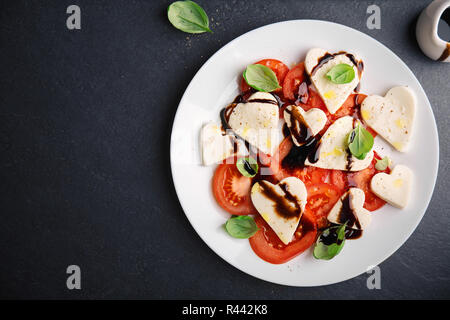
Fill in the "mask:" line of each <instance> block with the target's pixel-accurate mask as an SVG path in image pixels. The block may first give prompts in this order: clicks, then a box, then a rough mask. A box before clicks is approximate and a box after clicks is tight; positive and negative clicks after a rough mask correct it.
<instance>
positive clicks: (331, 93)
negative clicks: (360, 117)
mask: <svg viewBox="0 0 450 320" xmlns="http://www.w3.org/2000/svg"><path fill="white" fill-rule="evenodd" d="M350 57H351V58H352V59H350ZM355 63H360V62H359V61H358V60H357V59H356V58H355V57H354V56H353V55H350V54H348V53H346V52H339V53H335V54H330V53H328V52H327V51H326V50H324V49H321V48H314V49H311V50H309V51H308V53H307V54H306V59H305V69H306V72H307V73H308V74H309V76H310V78H311V82H312V83H313V84H314V86H315V87H316V89H317V91H318V92H319V94H320V96H321V97H322V99H323V102H324V103H325V105H326V106H327V109H328V111H330V113H331V114H334V113H335V112H336V111H337V110H338V109H339V108H340V107H341V106H342V105H343V104H344V102H345V100H347V98H348V96H349V95H350V94H352V92H354V91H355V88H356V87H357V86H358V84H359V81H360V76H361V75H362V70H360V71H358V67H357V66H356V65H355ZM338 64H348V65H350V66H352V67H353V70H354V71H355V78H354V79H353V80H352V81H351V82H349V83H344V84H336V83H333V82H332V81H330V80H329V79H328V78H327V77H326V74H327V73H328V71H330V70H331V69H332V68H333V67H334V66H336V65H338Z"/></svg>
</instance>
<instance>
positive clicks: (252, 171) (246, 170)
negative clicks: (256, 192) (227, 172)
mask: <svg viewBox="0 0 450 320" xmlns="http://www.w3.org/2000/svg"><path fill="white" fill-rule="evenodd" d="M236 167H237V168H238V170H239V172H240V173H241V174H242V175H243V176H245V177H249V178H253V177H254V176H256V174H257V173H258V162H256V160H255V159H253V158H251V157H248V158H239V159H238V160H237V162H236Z"/></svg>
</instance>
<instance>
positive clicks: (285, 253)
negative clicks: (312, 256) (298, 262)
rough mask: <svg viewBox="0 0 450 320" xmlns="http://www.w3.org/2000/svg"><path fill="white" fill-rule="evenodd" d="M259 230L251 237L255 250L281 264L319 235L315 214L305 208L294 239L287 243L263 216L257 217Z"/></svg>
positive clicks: (303, 249)
mask: <svg viewBox="0 0 450 320" xmlns="http://www.w3.org/2000/svg"><path fill="white" fill-rule="evenodd" d="M255 222H256V225H257V226H258V229H259V230H258V231H257V232H256V234H255V235H254V236H253V237H251V238H250V239H249V242H250V246H251V247H252V249H253V251H254V252H255V253H256V254H257V255H258V256H259V257H260V258H261V259H263V260H265V261H267V262H269V263H273V264H280V263H285V262H286V261H289V260H291V259H292V258H294V257H296V256H298V255H299V254H301V253H302V252H303V251H305V250H306V249H308V248H309V247H310V246H311V245H312V244H313V243H314V242H315V241H316V237H317V225H316V222H315V220H314V216H313V215H312V214H311V213H310V212H308V210H305V212H304V213H303V216H302V217H301V219H300V223H299V225H298V227H297V230H296V232H295V234H294V237H293V239H292V241H291V242H290V243H289V244H288V245H285V244H284V243H283V242H282V241H281V240H280V238H278V236H277V234H276V233H275V232H274V231H273V230H272V228H271V227H270V226H269V225H268V224H267V223H266V222H265V221H264V219H263V218H261V216H259V215H258V216H257V217H256V218H255Z"/></svg>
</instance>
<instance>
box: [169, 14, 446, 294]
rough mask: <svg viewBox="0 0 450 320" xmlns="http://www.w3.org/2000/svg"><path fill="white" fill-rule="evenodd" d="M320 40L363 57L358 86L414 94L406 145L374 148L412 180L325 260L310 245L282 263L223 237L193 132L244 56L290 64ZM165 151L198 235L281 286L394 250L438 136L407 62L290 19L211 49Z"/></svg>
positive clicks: (228, 95)
mask: <svg viewBox="0 0 450 320" xmlns="http://www.w3.org/2000/svg"><path fill="white" fill-rule="evenodd" d="M313 47H321V48H325V49H326V50H329V51H330V52H338V51H340V50H345V51H348V52H352V53H356V54H357V55H358V56H359V57H361V58H362V59H363V60H364V64H365V70H364V74H363V78H362V83H361V92H362V93H366V94H378V95H384V94H385V93H386V91H387V90H388V89H389V88H391V87H393V86H398V85H407V86H409V87H410V88H411V89H412V90H413V91H414V92H415V94H416V96H417V115H416V120H415V127H414V133H413V137H412V141H413V142H412V146H411V148H410V151H409V152H407V153H400V152H397V151H394V150H393V149H392V148H391V147H390V146H389V145H387V144H386V143H385V142H384V141H383V140H382V139H381V138H378V137H377V139H376V142H375V144H376V145H377V148H376V149H377V150H379V151H380V152H381V154H382V155H388V156H390V157H391V158H392V159H393V161H394V163H402V164H405V165H407V166H408V167H410V168H411V169H412V171H413V172H414V175H415V178H414V185H413V190H412V195H411V200H410V202H409V204H408V206H407V208H405V209H403V210H399V209H396V208H393V207H391V206H389V205H385V206H384V207H383V208H381V209H380V210H378V211H376V212H374V213H373V220H372V224H371V225H370V228H369V229H368V230H366V231H365V232H364V235H363V237H362V238H361V239H358V240H353V241H347V242H346V244H345V247H344V248H343V250H342V252H341V253H340V254H339V255H338V256H337V257H335V258H334V259H332V260H330V261H324V260H316V259H314V258H313V256H312V252H311V249H309V250H308V251H306V252H305V253H303V254H301V255H300V256H298V257H296V258H294V259H292V260H291V261H289V262H287V263H285V264H282V265H273V264H270V263H267V262H265V261H263V260H261V259H260V258H258V257H257V256H256V255H255V254H254V253H253V251H252V249H251V248H250V245H249V243H248V241H247V240H239V239H234V238H232V237H230V236H229V235H228V234H227V233H226V232H225V231H224V229H223V224H224V223H225V222H226V220H227V219H228V218H229V217H230V215H229V214H228V213H226V212H225V211H224V210H223V209H221V208H220V207H219V206H218V205H217V203H216V201H215V199H214V196H213V194H212V191H211V190H212V189H211V179H212V176H213V173H214V169H215V166H211V167H204V166H202V165H201V164H200V160H201V157H200V146H199V133H200V128H201V126H202V125H203V124H204V123H205V122H208V121H211V120H214V121H218V122H219V111H220V110H221V109H222V108H223V107H225V106H226V105H228V104H229V103H230V102H231V101H232V100H233V99H234V98H235V96H236V95H237V94H238V93H239V92H238V84H239V81H240V77H241V74H242V71H243V70H244V69H245V67H246V66H247V65H248V64H251V63H254V62H255V61H258V60H261V59H263V58H274V59H278V60H281V61H283V62H284V63H286V64H287V65H288V66H292V65H294V64H296V63H298V62H300V61H303V60H304V58H305V55H306V52H307V51H308V50H309V49H310V48H313ZM170 158H171V167H172V176H173V181H174V184H175V189H176V192H177V195H178V198H179V199H180V203H181V206H182V207H183V209H184V212H185V214H186V216H187V218H188V219H189V221H190V223H191V224H192V226H193V227H194V229H195V231H196V232H197V233H198V234H199V235H200V237H201V238H202V239H203V241H205V243H206V244H207V245H208V246H209V247H210V248H211V249H212V250H214V252H216V253H217V254H218V255H219V256H220V257H222V258H223V259H224V260H225V261H227V262H228V263H230V264H232V265H233V266H235V267H236V268H238V269H240V270H242V271H244V272H246V273H248V274H250V275H252V276H254V277H257V278H260V279H263V280H266V281H270V282H274V283H278V284H283V285H289V286H319V285H326V284H331V283H336V282H340V281H344V280H347V279H350V278H353V277H355V276H357V275H359V274H361V273H363V272H366V271H368V270H369V269H371V268H372V267H373V266H376V265H378V264H380V263H381V262H382V261H383V260H385V259H386V258H388V257H389V256H390V255H391V254H392V253H394V252H395V251H396V250H397V249H398V248H399V247H400V246H401V245H402V244H403V243H404V242H405V241H406V239H408V237H409V236H410V235H411V233H412V232H413V231H414V229H415V228H416V226H417V225H418V223H419V222H420V220H421V218H422V216H423V214H424V213H425V210H426V208H427V206H428V203H429V201H430V199H431V195H432V193H433V189H434V185H435V182H436V176H437V170H438V161H439V144H438V134H437V128H436V122H435V119H434V116H433V112H432V109H431V106H430V103H429V101H428V99H427V97H426V95H425V92H424V91H423V89H422V87H421V85H420V83H419V82H418V81H417V79H416V77H415V76H414V74H413V73H412V72H411V70H410V69H409V68H408V67H407V66H406V65H405V63H404V62H403V61H402V60H401V59H400V58H399V57H397V56H396V55H395V54H394V53H393V52H392V51H390V50H389V49H388V48H386V47H385V46H384V45H382V44H381V43H379V42H378V41H376V40H374V39H373V38H371V37H369V36H368V35H366V34H364V33H361V32H359V31H356V30H354V29H351V28H349V27H346V26H343V25H339V24H335V23H331V22H325V21H316V20H294V21H286V22H280V23H275V24H271V25H268V26H264V27H261V28H258V29H256V30H253V31H250V32H248V33H246V34H244V35H242V36H240V37H238V38H237V39H235V40H233V41H231V42H230V43H228V44H227V45H225V46H224V47H223V48H222V49H220V50H219V51H218V52H216V53H215V54H214V55H213V56H212V57H211V58H210V59H209V60H208V61H207V62H206V63H205V64H204V65H203V67H202V68H201V69H200V70H199V71H198V73H197V74H196V75H195V77H194V79H192V81H191V83H190V84H189V86H188V88H187V89H186V92H185V93H184V96H183V98H182V99H181V102H180V105H179V106H178V110H177V113H176V116H175V120H174V124H173V129H172V136H171V145H170Z"/></svg>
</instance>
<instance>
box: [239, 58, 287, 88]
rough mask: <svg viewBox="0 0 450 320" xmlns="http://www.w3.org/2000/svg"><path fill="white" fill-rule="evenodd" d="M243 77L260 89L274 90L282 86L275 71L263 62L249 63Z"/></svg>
mask: <svg viewBox="0 0 450 320" xmlns="http://www.w3.org/2000/svg"><path fill="white" fill-rule="evenodd" d="M243 77H244V79H245V81H246V82H247V84H248V85H249V86H250V87H252V88H254V89H256V90H258V91H262V92H272V91H274V90H276V89H278V88H281V87H280V85H279V84H278V79H277V76H276V74H275V72H273V71H272V69H270V68H269V67H266V66H263V65H262V64H251V65H249V66H248V67H247V68H246V69H245V71H244V74H243Z"/></svg>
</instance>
